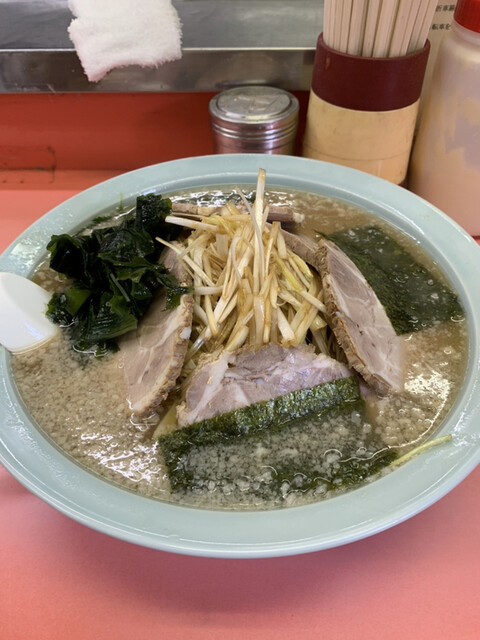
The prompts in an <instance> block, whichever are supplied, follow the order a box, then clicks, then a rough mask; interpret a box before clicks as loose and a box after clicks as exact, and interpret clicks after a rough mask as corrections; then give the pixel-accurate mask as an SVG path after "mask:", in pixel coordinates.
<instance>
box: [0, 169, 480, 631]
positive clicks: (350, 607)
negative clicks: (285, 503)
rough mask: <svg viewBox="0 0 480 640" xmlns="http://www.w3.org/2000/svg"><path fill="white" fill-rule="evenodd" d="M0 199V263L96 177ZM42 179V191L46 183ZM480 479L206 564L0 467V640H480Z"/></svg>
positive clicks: (33, 183)
mask: <svg viewBox="0 0 480 640" xmlns="http://www.w3.org/2000/svg"><path fill="white" fill-rule="evenodd" d="M31 175H32V174H29V177H26V176H27V174H26V175H25V176H23V175H22V174H19V175H18V176H16V177H14V178H12V179H11V182H10V183H8V184H5V183H4V184H3V185H1V188H0V211H1V214H0V219H1V222H2V225H1V236H0V251H1V250H3V249H4V248H5V247H6V246H7V245H8V244H9V243H10V242H11V241H12V240H13V239H14V238H15V237H16V236H17V235H18V234H19V233H20V232H21V231H22V230H23V229H25V228H26V227H27V226H28V225H29V224H30V223H31V222H33V221H34V220H35V219H37V218H38V217H39V216H40V215H42V214H43V213H45V212H47V211H48V210H49V209H51V208H52V207H53V206H55V205H56V204H58V203H60V202H62V201H63V200H65V199H66V198H68V197H69V196H71V195H74V194H75V193H76V192H77V191H78V190H79V189H81V188H84V187H86V186H88V185H89V184H93V183H95V182H98V181H99V180H101V179H104V178H106V177H109V174H108V173H107V172H96V173H92V174H73V173H71V174H69V176H68V177H64V178H63V179H60V178H58V176H57V177H56V178H55V180H54V181H50V179H46V180H45V179H43V178H42V177H41V176H40V177H36V178H35V177H34V178H32V177H31ZM52 180H53V178H52ZM479 504H480V469H479V468H477V469H476V470H475V471H474V472H473V473H472V474H471V475H470V476H469V477H468V478H467V479H466V480H465V481H464V482H462V483H461V484H460V485H459V486H458V487H457V488H456V489H454V490H453V491H452V492H451V493H450V494H448V495H447V496H446V497H444V498H443V499H442V500H440V501H439V502H437V503H436V504H435V505H433V506H432V507H430V508H429V509H427V510H426V511H424V512H423V513H421V514H419V515H417V516H415V517H413V518H411V519H410V520H408V521H406V522H404V523H402V524H400V525H397V526H396V527H394V528H393V529H390V530H388V531H385V532H383V533H380V534H377V535H376V536H373V537H371V538H368V539H365V540H362V541H359V542H355V543H352V544H349V545H347V546H344V547H339V548H336V549H331V550H328V551H320V552H317V553H312V554H308V555H303V556H294V557H287V558H278V559H265V560H218V559H206V558H195V557H187V556H180V555H174V554H168V553H164V552H160V551H154V550H151V549H146V548H142V547H137V546H134V545H131V544H128V543H125V542H122V541H119V540H116V539H113V538H110V537H108V536H106V535H104V534H101V533H97V532H95V531H92V530H90V529H88V528H86V527H84V526H83V525H80V524H77V523H76V522H74V521H72V520H70V519H68V518H67V517H66V516H64V515H62V514H60V513H58V512H57V511H56V510H55V509H53V508H52V507H50V506H48V505H47V504H45V503H43V502H42V501H41V500H40V499H39V498H37V497H35V496H33V495H32V494H31V493H29V492H28V491H27V490H26V489H24V488H23V487H22V486H21V485H20V484H19V483H18V482H17V481H16V480H14V479H13V478H12V477H11V476H10V475H9V474H8V473H7V472H6V471H5V470H4V469H2V468H1V467H0V640H56V639H58V640H60V639H61V640H65V639H68V640H86V639H90V638H95V639H99V640H127V639H129V640H130V639H132V638H147V637H148V638H168V639H172V640H173V639H177V638H179V639H183V638H185V639H187V638H188V639H189V640H197V639H203V638H205V639H206V638H208V639H209V640H216V639H228V640H230V639H237V638H239V639H240V638H241V639H242V640H250V639H256V638H259V639H260V638H261V639H262V640H267V639H270V638H272V639H273V638H276V639H277V638H288V639H290V638H297V637H298V638H302V639H306V640H309V639H310V638H312V639H313V638H315V639H316V638H322V639H323V638H325V639H326V640H336V639H339V640H340V639H342V640H346V639H348V640H364V639H365V640H371V639H372V638H382V639H385V640H396V639H399V640H400V639H402V640H403V639H405V638H411V639H412V640H424V639H430V638H431V639H435V640H439V639H442V640H443V639H450V638H452V639H455V640H467V639H468V640H470V639H471V640H474V639H475V640H477V639H478V638H479V637H480V606H479V600H478V592H479V588H480V551H479V546H480V509H479Z"/></svg>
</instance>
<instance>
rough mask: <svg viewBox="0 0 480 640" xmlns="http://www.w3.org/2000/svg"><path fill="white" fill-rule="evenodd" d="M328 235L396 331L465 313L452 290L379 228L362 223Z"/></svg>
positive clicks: (415, 328)
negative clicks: (357, 270) (367, 285)
mask: <svg viewBox="0 0 480 640" xmlns="http://www.w3.org/2000/svg"><path fill="white" fill-rule="evenodd" d="M327 237H328V239H329V240H332V242H335V244H336V245H338V246H339V247H340V249H342V251H344V253H346V254H347V255H348V257H349V258H350V259H351V260H352V261H353V262H354V263H355V264H356V266H357V267H358V268H359V269H360V271H361V272H362V274H363V275H364V277H365V279H366V280H367V282H368V283H369V284H370V286H371V287H372V289H373V290H374V291H375V293H376V294H377V297H378V299H379V300H380V302H381V303H382V305H383V306H384V307H385V311H386V313H387V315H388V317H389V318H390V322H391V323H392V325H393V328H394V329H395V331H396V333H397V334H403V333H410V332H412V331H420V330H422V329H426V328H427V327H430V326H432V325H434V324H436V323H438V322H444V321H446V320H449V319H451V318H456V317H462V316H463V315H464V311H463V309H462V307H461V305H460V303H459V301H458V298H457V296H456V295H455V294H454V293H453V291H451V289H449V288H448V287H447V286H446V285H445V284H442V283H441V282H440V281H439V280H438V279H437V278H435V276H434V275H433V274H432V273H431V272H430V271H429V270H428V269H427V268H426V267H424V266H423V265H421V264H420V263H419V262H417V261H416V260H415V259H414V258H413V257H412V256H411V255H410V254H409V253H408V252H407V251H405V249H404V248H403V247H401V246H400V245H399V244H398V243H397V242H396V241H395V240H393V239H392V238H391V237H390V236H388V235H387V234H386V233H385V232H384V231H382V230H381V229H379V228H377V227H370V226H364V227H358V228H356V229H348V230H346V231H338V232H336V233H332V234H330V235H329V236H327Z"/></svg>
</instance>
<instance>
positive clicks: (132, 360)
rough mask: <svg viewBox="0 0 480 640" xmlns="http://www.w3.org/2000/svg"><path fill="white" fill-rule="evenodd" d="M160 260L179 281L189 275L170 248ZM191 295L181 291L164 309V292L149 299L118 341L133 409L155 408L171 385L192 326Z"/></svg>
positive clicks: (187, 281) (140, 411)
mask: <svg viewBox="0 0 480 640" xmlns="http://www.w3.org/2000/svg"><path fill="white" fill-rule="evenodd" d="M162 262H163V264H164V265H165V267H167V269H168V270H169V271H170V273H172V274H173V275H174V276H175V277H176V278H177V280H178V282H179V283H180V284H181V285H187V286H188V285H190V284H191V278H190V275H189V274H188V273H187V271H186V269H185V267H184V264H183V261H182V260H181V259H179V258H178V257H177V254H176V253H175V252H174V251H173V250H172V249H166V250H165V251H164V252H163V254H162ZM192 315H193V295H192V294H184V295H182V296H181V298H180V304H179V305H178V306H177V307H175V308H174V309H166V294H165V293H164V292H161V293H159V294H158V296H157V297H156V298H155V299H154V300H153V302H152V304H151V305H150V308H149V309H148V311H147V313H146V314H145V315H144V316H143V318H142V319H141V321H140V322H139V324H138V327H137V328H136V329H135V330H134V331H130V332H129V333H127V334H126V335H125V336H124V338H123V340H122V341H121V343H120V350H121V352H120V366H122V367H123V372H124V378H125V381H126V384H127V400H128V403H129V406H130V408H131V409H132V411H133V412H135V413H136V414H138V415H139V416H144V415H147V414H149V413H150V412H152V411H154V410H156V409H158V407H159V406H160V405H161V403H162V402H163V401H164V400H165V398H166V397H167V395H168V393H169V392H170V391H171V389H172V388H173V387H174V386H175V382H176V380H177V378H178V376H179V374H180V371H181V370H182V367H183V362H184V360H185V354H186V352H187V347H188V341H189V338H190V332H191V330H192Z"/></svg>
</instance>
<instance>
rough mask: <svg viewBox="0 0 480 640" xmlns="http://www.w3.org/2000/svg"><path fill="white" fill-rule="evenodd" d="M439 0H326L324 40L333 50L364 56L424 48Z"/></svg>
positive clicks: (383, 55)
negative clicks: (437, 0)
mask: <svg viewBox="0 0 480 640" xmlns="http://www.w3.org/2000/svg"><path fill="white" fill-rule="evenodd" d="M436 4H437V2H436V0H325V2H324V23H323V37H324V40H325V43H326V44H327V45H328V46H329V47H331V48H332V49H336V50H337V51H341V52H342V53H349V54H351V55H358V56H364V57H376V58H386V57H394V56H404V55H406V54H408V53H413V52H415V51H419V50H421V49H423V47H424V46H425V42H426V40H427V37H428V33H429V30H430V26H431V24H432V20H433V15H434V13H435V8H436Z"/></svg>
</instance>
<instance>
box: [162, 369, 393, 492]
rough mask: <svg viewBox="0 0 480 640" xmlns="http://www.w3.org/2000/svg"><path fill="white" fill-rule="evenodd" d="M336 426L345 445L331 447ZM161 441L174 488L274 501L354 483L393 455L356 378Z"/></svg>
mask: <svg viewBox="0 0 480 640" xmlns="http://www.w3.org/2000/svg"><path fill="white" fill-rule="evenodd" d="M347 423H348V427H346V424H347ZM335 430H340V431H342V434H341V437H339V441H340V439H341V440H343V441H345V440H346V441H347V443H346V444H344V445H342V446H343V448H342V451H339V450H332V448H331V447H332V444H331V443H332V437H331V436H332V433H333V434H335ZM345 430H346V433H347V435H346V434H345ZM158 442H159V447H160V451H161V452H162V454H163V457H164V460H165V464H166V468H167V471H168V477H169V480H170V485H171V488H172V490H173V491H175V492H183V493H192V492H194V493H201V492H203V491H207V492H211V491H229V492H231V491H239V492H241V493H242V494H243V495H247V494H249V495H250V496H252V495H253V496H258V497H262V498H263V499H267V500H271V501H273V502H276V503H278V502H279V501H280V502H281V501H282V500H284V499H285V498H286V496H287V495H288V494H289V493H290V492H292V491H295V492H306V491H314V492H325V491H331V490H335V489H339V488H345V487H350V486H354V485H356V484H358V483H360V482H362V481H363V480H365V479H366V478H367V477H368V476H369V475H371V474H373V473H377V472H378V471H380V469H382V468H383V467H385V466H386V465H388V464H389V463H390V462H391V461H392V460H393V459H394V458H395V457H396V453H395V451H393V450H392V449H388V448H386V447H385V445H384V443H383V442H382V441H381V440H380V439H379V437H378V436H376V435H375V434H374V432H373V431H372V429H371V426H370V424H369V423H368V421H367V420H366V418H365V406H364V402H363V400H362V399H361V397H360V394H359V390H358V385H357V382H356V381H355V379H354V378H353V377H352V378H345V379H340V380H334V381H332V382H327V383H324V384H321V385H318V386H316V387H313V388H310V389H303V390H299V391H293V392H291V393H288V394H286V395H284V396H280V397H278V398H275V399H273V400H270V401H267V402H259V403H256V404H253V405H250V406H247V407H244V408H241V409H238V410H236V411H232V412H229V413H226V414H223V415H220V416H216V417H214V418H211V419H208V420H202V421H201V422H197V423H195V424H193V425H191V426H189V427H186V428H184V429H179V430H178V431H174V432H172V433H169V434H167V435H164V436H161V437H160V438H159V440H158ZM359 442H364V443H365V442H368V446H363V447H359Z"/></svg>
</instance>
